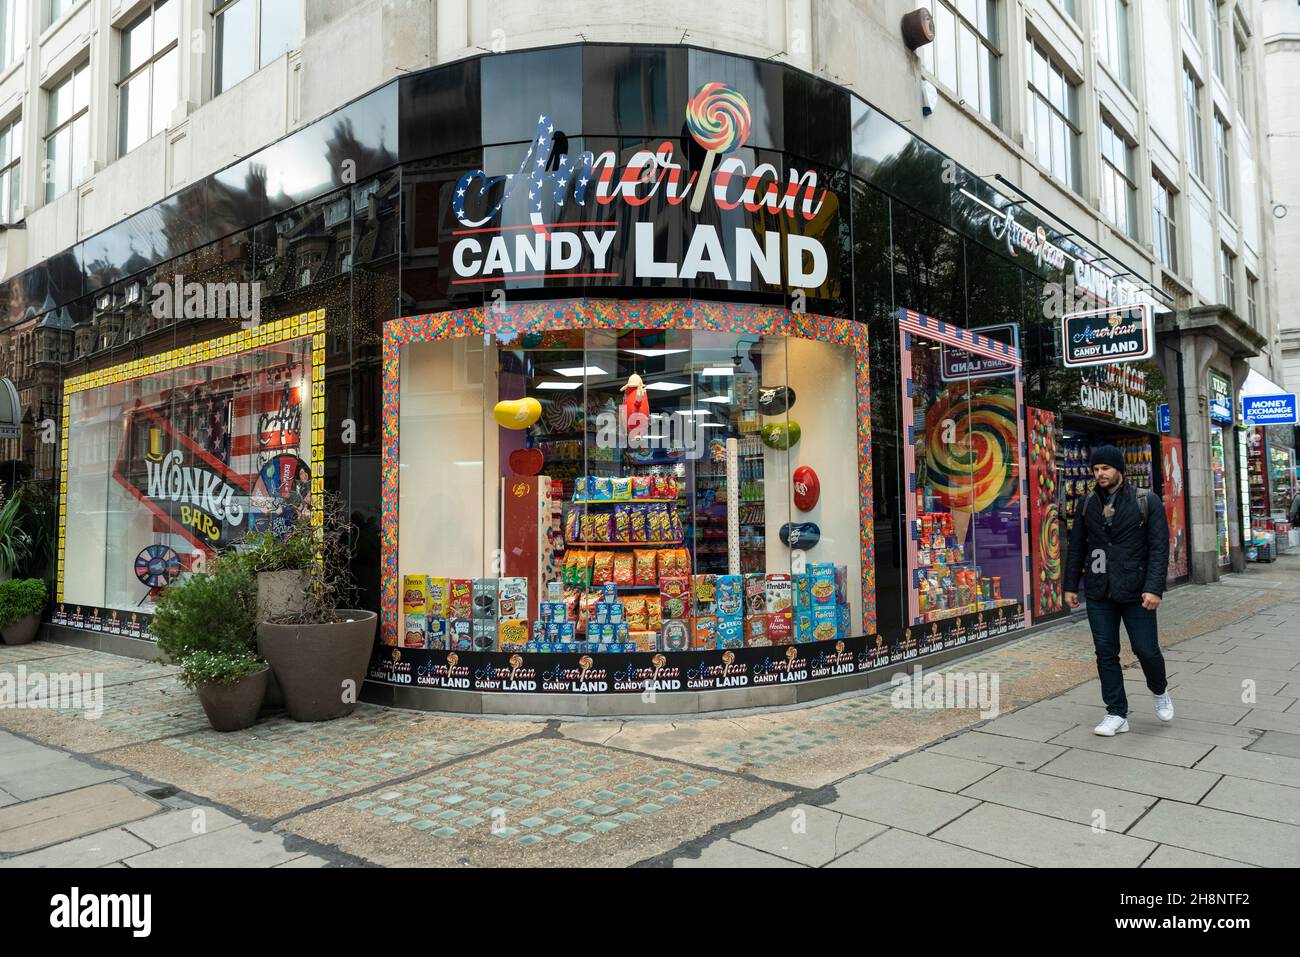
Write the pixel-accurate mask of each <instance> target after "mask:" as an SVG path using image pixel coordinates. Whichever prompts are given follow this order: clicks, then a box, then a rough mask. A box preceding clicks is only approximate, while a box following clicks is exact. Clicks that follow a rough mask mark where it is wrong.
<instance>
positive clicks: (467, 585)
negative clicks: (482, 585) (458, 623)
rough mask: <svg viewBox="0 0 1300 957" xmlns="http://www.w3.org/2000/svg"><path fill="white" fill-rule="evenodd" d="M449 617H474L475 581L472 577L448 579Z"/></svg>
mask: <svg viewBox="0 0 1300 957" xmlns="http://www.w3.org/2000/svg"><path fill="white" fill-rule="evenodd" d="M447 617H448V618H473V617H474V582H473V581H472V580H471V579H469V578H449V579H447Z"/></svg>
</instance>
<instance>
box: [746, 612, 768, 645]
mask: <svg viewBox="0 0 1300 957" xmlns="http://www.w3.org/2000/svg"><path fill="white" fill-rule="evenodd" d="M768 644H770V642H769V641H768V639H767V615H766V614H764V613H763V612H758V613H757V614H753V615H746V616H745V647H746V648H762V647H764V646H765V645H768Z"/></svg>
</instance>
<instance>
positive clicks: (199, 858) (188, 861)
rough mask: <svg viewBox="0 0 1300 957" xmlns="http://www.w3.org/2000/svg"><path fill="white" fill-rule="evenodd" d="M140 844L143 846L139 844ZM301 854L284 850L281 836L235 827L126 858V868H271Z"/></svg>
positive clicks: (244, 826) (239, 826) (239, 825)
mask: <svg viewBox="0 0 1300 957" xmlns="http://www.w3.org/2000/svg"><path fill="white" fill-rule="evenodd" d="M142 843H143V842H142ZM303 853H304V852H303V851H290V850H286V849H285V846H284V836H283V835H281V834H276V833H273V832H269V831H254V830H253V829H252V828H251V827H249V826H248V825H247V824H235V825H233V826H231V827H224V828H221V829H220V830H218V831H213V832H210V833H208V834H203V835H200V836H199V837H192V838H190V839H189V840H187V841H177V842H176V843H175V844H168V845H167V846H166V847H160V848H158V849H157V850H152V849H150V850H147V852H146V853H143V854H137V855H135V856H134V857H128V858H126V864H127V866H128V867H136V868H138V867H274V866H275V865H276V864H283V863H285V862H286V861H290V860H292V859H293V858H295V857H301V856H302V854H303Z"/></svg>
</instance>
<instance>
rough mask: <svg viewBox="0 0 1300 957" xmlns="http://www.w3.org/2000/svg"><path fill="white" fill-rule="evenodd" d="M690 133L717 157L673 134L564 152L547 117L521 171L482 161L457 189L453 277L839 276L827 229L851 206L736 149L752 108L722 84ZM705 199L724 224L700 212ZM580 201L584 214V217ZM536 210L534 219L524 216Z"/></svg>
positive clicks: (692, 112)
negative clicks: (624, 151) (502, 170)
mask: <svg viewBox="0 0 1300 957" xmlns="http://www.w3.org/2000/svg"><path fill="white" fill-rule="evenodd" d="M687 128H688V130H689V131H690V132H691V134H692V136H693V137H694V138H695V140H696V141H697V142H698V143H699V144H700V145H701V146H702V147H703V148H704V149H705V150H706V151H707V152H706V154H705V155H706V158H705V161H704V163H703V166H702V168H701V169H700V170H699V171H698V172H697V171H694V170H691V169H689V168H688V167H689V162H688V158H687V157H686V156H683V155H680V154H679V153H678V151H677V149H676V147H675V146H674V143H673V142H672V141H671V140H667V139H665V140H662V141H661V142H660V143H659V144H658V145H657V146H655V147H654V148H653V149H643V150H637V151H636V152H634V153H633V154H632V155H631V156H630V157H628V158H627V160H626V162H620V158H619V154H618V153H616V152H615V151H614V150H612V149H611V150H606V151H604V152H602V153H599V154H594V153H592V152H591V151H589V150H587V151H583V152H581V153H578V154H577V155H574V156H570V155H569V154H567V153H563V152H557V151H556V140H557V137H556V135H555V134H556V130H555V124H554V123H553V122H552V119H551V117H550V115H549V114H546V113H542V114H540V115H539V116H538V118H537V127H536V129H535V130H534V131H533V136H532V140H531V142H530V143H529V145H528V147H527V148H526V149H525V150H524V154H523V157H522V159H521V160H520V163H519V167H518V169H517V170H516V171H515V172H513V173H509V174H506V175H503V176H493V175H489V174H488V173H487V172H486V171H484V170H482V169H475V170H470V171H468V172H466V173H465V174H464V175H463V176H461V177H460V179H459V181H458V182H457V183H456V186H455V189H454V191H453V194H452V200H451V212H452V217H453V219H454V220H455V225H454V226H453V228H452V230H451V236H450V240H451V250H450V256H449V257H448V259H449V261H450V263H451V271H452V276H451V279H450V283H451V285H452V286H453V287H455V286H466V287H472V286H473V285H475V284H485V283H494V282H502V281H506V280H527V279H549V278H565V279H581V280H587V281H591V280H596V281H600V280H605V281H608V282H612V283H616V282H618V281H650V280H668V281H681V282H695V281H712V282H722V283H728V284H734V283H741V284H747V285H750V286H753V287H755V288H778V289H779V288H802V289H808V290H812V289H817V288H819V287H821V286H822V285H824V284H825V283H826V281H827V279H828V277H829V276H830V275H831V272H832V271H831V262H830V256H829V254H828V252H827V247H826V245H825V244H824V243H823V242H822V239H821V238H820V236H821V235H823V234H825V233H826V232H828V231H829V229H830V223H831V220H832V218H833V217H834V216H835V215H836V214H837V212H838V208H839V203H838V200H837V199H836V198H835V197H834V195H833V194H831V195H829V196H828V193H829V190H827V189H825V188H823V187H822V186H821V185H820V182H819V179H818V174H817V172H816V171H815V170H811V169H799V168H796V167H794V166H790V167H788V168H787V169H786V171H785V172H784V174H783V173H782V172H781V171H780V170H779V169H778V168H777V167H776V166H774V165H773V164H771V163H767V162H762V163H757V164H756V165H755V166H754V167H753V168H752V169H750V168H749V166H748V165H747V163H746V160H745V159H744V158H742V157H741V156H738V155H733V154H734V152H735V151H736V150H737V149H739V148H740V147H741V146H743V145H744V143H745V141H746V140H747V139H748V136H749V128H750V115H749V105H748V103H747V102H746V101H745V98H744V97H743V96H741V95H740V94H739V93H738V92H736V91H734V90H730V89H728V88H726V87H724V86H723V85H722V84H720V83H710V84H705V86H703V87H701V89H700V90H699V91H698V92H697V93H696V96H695V97H693V98H692V100H691V102H690V104H689V105H688V109H687ZM715 163H716V167H715ZM706 204H707V205H711V206H712V207H714V208H715V209H716V210H717V212H713V213H710V216H709V218H712V219H715V220H716V219H719V218H720V220H721V222H722V223H723V224H724V225H714V224H713V223H708V222H697V221H695V217H694V216H693V215H689V214H698V213H700V212H701V211H702V210H703V208H704V206H705V205H706ZM572 206H576V207H578V208H579V209H580V210H581V212H580V213H579V214H578V215H577V217H576V219H575V218H574V215H573V213H572V211H571V209H572ZM524 209H526V211H527V215H526V218H525V217H520V216H518V211H521V210H524ZM566 211H567V215H566ZM512 213H513V214H514V215H513V216H512V215H511V214H512ZM512 219H517V220H518V222H512V221H511V220H512ZM683 229H684V232H680V230H683ZM679 237H680V238H679Z"/></svg>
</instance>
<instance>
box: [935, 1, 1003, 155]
mask: <svg viewBox="0 0 1300 957" xmlns="http://www.w3.org/2000/svg"><path fill="white" fill-rule="evenodd" d="M975 3H976V4H977V6H980V7H985V8H986V9H987V12H988V18H987V26H988V31H989V32H988V34H984V33H982V32H981V31H980V28H979V24H978V23H972V22H971V21H970V20H969V19H968V18H967V17H966V15H965V14H964V13H962V12H961V10H960V9H958V3H957V0H922V4H923V5H924V6H925V7H927V8H928V9H929V10H930V15H931V16H932V17H934V19H935V22H936V24H937V23H938V22H939V14H938V11H937V9H936V8H938V7H942V8H943V9H944V10H945V11H946V13H947V14H948V15H950V16H951V17H952V18H953V22H954V23H955V24H956V26H957V29H956V31H955V33H954V36H953V40H952V48H951V49H952V53H953V81H954V82H949V81H948V80H947V79H945V78H944V77H943V76H942V75H941V72H940V70H941V65H940V63H939V52H940V49H941V47H940V43H941V42H942V37H939V36H936V42H935V43H930V44H926V45H925V46H923V47H922V48H921V50H922V54H921V55H922V65H923V66H925V68H926V71H927V72H928V73H929V74H930V76H931V78H933V79H934V81H935V82H936V83H937V84H938V85H939V86H941V87H943V88H944V89H945V90H947V91H948V92H950V93H952V94H953V95H954V96H956V97H957V98H958V99H960V100H962V101H964V102H965V103H966V104H967V105H971V104H973V105H974V112H976V113H978V114H979V115H980V116H982V117H984V119H986V120H988V121H989V122H990V123H992V124H993V125H994V126H996V127H998V128H999V129H1001V128H1002V127H1003V104H1002V75H1003V72H1004V71H1003V57H1004V53H1005V51H1004V50H1003V49H1002V48H1001V46H999V42H1000V38H1001V32H1002V31H1001V29H1000V27H1001V17H1002V11H1003V4H1002V2H1001V0H975ZM962 27H965V29H966V30H968V31H969V32H970V33H971V34H972V35H973V36H974V37H975V44H976V48H975V89H974V91H969V90H966V89H965V86H966V84H965V83H964V82H963V79H962V77H963V70H962V66H963V62H962V52H961V51H962V44H961V39H962V35H963V32H962V30H961V28H962ZM936 33H939V31H938V30H937V29H936ZM981 52H983V53H984V54H985V55H984V56H981V55H980V54H981ZM985 63H987V64H988V75H987V76H982V75H981V73H982V68H983V65H984V64H985ZM972 94H973V95H972ZM986 95H987V98H988V102H987V103H985V102H984V99H985V96H986Z"/></svg>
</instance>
